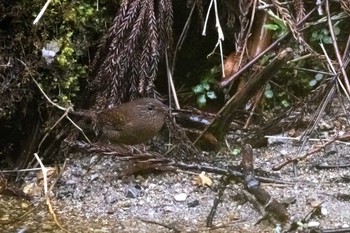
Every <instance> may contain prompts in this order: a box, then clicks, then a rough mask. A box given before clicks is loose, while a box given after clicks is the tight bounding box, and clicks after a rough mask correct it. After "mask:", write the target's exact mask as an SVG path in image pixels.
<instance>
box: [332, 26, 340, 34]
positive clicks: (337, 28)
mask: <svg viewBox="0 0 350 233" xmlns="http://www.w3.org/2000/svg"><path fill="white" fill-rule="evenodd" d="M333 31H334V34H335V35H336V36H337V35H339V34H340V28H339V27H337V26H334V27H333Z"/></svg>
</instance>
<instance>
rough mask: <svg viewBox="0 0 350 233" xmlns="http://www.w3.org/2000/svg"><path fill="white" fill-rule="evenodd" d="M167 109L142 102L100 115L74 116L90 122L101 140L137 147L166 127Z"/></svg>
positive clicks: (153, 101)
mask: <svg viewBox="0 0 350 233" xmlns="http://www.w3.org/2000/svg"><path fill="white" fill-rule="evenodd" d="M167 109H168V108H167V107H166V106H165V105H164V104H162V103H161V102H160V101H159V100H157V99H152V98H142V99H138V100H134V101H130V102H127V103H123V104H121V105H119V106H116V107H112V108H108V109H104V110H100V111H91V110H89V111H82V112H73V114H74V115H78V116H83V117H87V118H89V119H91V120H92V121H93V123H94V124H95V125H96V129H97V132H98V134H100V135H101V137H102V138H106V139H108V140H109V141H111V142H113V143H121V144H127V145H134V144H139V143H142V142H145V141H147V140H149V139H151V138H153V137H154V136H155V135H157V134H158V132H159V131H160V130H161V128H162V126H163V125H164V122H165V117H166V114H167Z"/></svg>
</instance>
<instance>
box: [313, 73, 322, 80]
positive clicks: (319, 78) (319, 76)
mask: <svg viewBox="0 0 350 233" xmlns="http://www.w3.org/2000/svg"><path fill="white" fill-rule="evenodd" d="M315 79H316V80H317V81H320V80H321V79H323V74H320V73H318V74H316V75H315Z"/></svg>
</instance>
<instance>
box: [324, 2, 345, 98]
mask: <svg viewBox="0 0 350 233" xmlns="http://www.w3.org/2000/svg"><path fill="white" fill-rule="evenodd" d="M326 12H327V21H328V26H329V32H330V34H331V37H332V40H333V47H334V50H335V54H336V56H337V60H338V63H339V66H340V70H341V72H342V74H343V77H344V81H345V85H346V89H347V96H349V95H350V84H349V79H348V76H347V74H346V71H345V68H344V64H343V60H342V58H341V56H340V52H339V48H338V44H337V40H336V38H335V35H334V30H333V25H332V20H331V15H330V11H329V2H328V0H326Z"/></svg>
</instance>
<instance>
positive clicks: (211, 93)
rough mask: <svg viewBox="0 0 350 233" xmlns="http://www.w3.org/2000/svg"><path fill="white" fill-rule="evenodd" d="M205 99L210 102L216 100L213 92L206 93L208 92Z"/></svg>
mask: <svg viewBox="0 0 350 233" xmlns="http://www.w3.org/2000/svg"><path fill="white" fill-rule="evenodd" d="M207 97H208V98H209V99H211V100H213V99H216V98H217V97H216V94H215V92H214V91H208V92H207Z"/></svg>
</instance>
